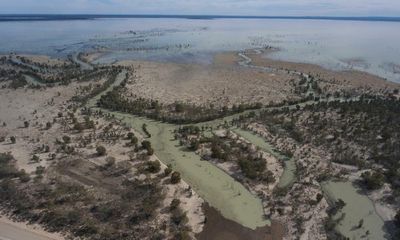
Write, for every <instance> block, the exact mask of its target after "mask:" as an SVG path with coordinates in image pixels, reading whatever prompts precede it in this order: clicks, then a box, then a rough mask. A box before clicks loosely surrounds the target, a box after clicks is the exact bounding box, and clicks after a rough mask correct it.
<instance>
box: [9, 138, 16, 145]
mask: <svg viewBox="0 0 400 240" xmlns="http://www.w3.org/2000/svg"><path fill="white" fill-rule="evenodd" d="M10 141H11V143H12V144H15V143H16V142H17V139H16V138H15V137H14V136H11V137H10Z"/></svg>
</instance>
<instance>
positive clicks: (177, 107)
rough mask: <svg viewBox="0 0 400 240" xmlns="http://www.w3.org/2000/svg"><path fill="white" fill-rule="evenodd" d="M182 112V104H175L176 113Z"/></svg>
mask: <svg viewBox="0 0 400 240" xmlns="http://www.w3.org/2000/svg"><path fill="white" fill-rule="evenodd" d="M183 110H184V107H183V104H182V103H175V111H176V112H178V113H181V112H183Z"/></svg>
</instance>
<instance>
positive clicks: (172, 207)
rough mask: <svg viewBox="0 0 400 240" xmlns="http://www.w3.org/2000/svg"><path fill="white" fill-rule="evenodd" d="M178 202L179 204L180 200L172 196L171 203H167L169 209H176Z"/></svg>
mask: <svg viewBox="0 0 400 240" xmlns="http://www.w3.org/2000/svg"><path fill="white" fill-rule="evenodd" d="M180 204H181V200H179V199H176V198H174V199H173V200H172V201H171V204H170V205H169V210H170V211H173V210H175V209H177V208H178V207H179V205H180Z"/></svg>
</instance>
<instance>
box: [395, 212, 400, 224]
mask: <svg viewBox="0 0 400 240" xmlns="http://www.w3.org/2000/svg"><path fill="white" fill-rule="evenodd" d="M394 220H395V223H396V225H397V226H398V227H399V228H400V209H399V210H398V211H397V214H396V216H395V217H394Z"/></svg>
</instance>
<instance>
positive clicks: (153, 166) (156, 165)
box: [147, 160, 161, 173]
mask: <svg viewBox="0 0 400 240" xmlns="http://www.w3.org/2000/svg"><path fill="white" fill-rule="evenodd" d="M160 170H161V164H160V162H159V161H157V160H155V161H149V162H147V171H148V172H151V173H158V172H159V171H160Z"/></svg>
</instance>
